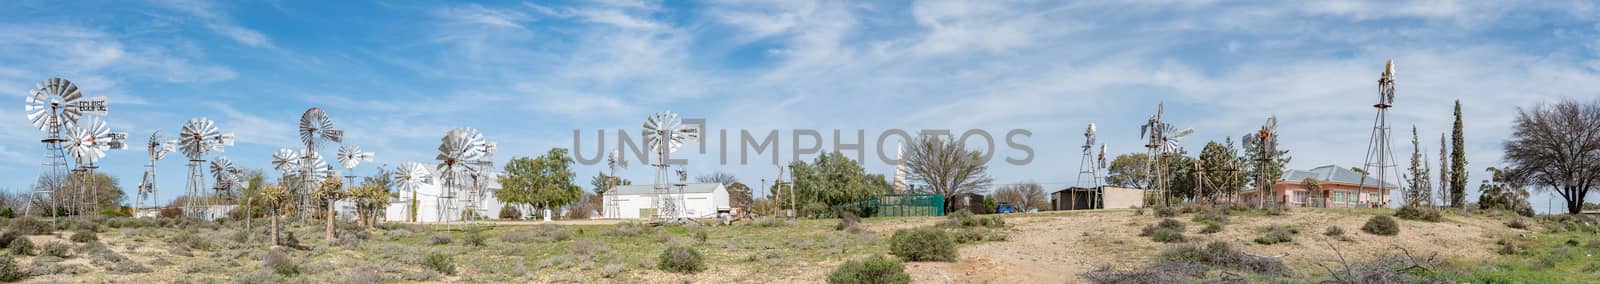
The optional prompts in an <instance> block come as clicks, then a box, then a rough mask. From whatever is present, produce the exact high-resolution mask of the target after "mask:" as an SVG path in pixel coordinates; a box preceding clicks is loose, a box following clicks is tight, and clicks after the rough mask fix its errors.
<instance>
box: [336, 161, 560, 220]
mask: <svg viewBox="0 0 1600 284" xmlns="http://www.w3.org/2000/svg"><path fill="white" fill-rule="evenodd" d="M499 176H500V173H493V174H491V175H489V178H486V179H485V182H487V184H486V188H488V190H485V191H482V192H479V193H478V195H477V196H476V197H477V198H476V199H477V200H476V202H475V204H467V203H466V200H467V198H466V194H467V193H465V192H464V191H465V190H466V187H461V188H457V189H456V190H457V191H458V192H456V194H455V196H454V198H451V199H443V198H440V197H443V196H445V194H444V192H445V191H444V188H443V187H441V186H440V184H441V182H440V180H439V179H437V178H436V179H434V180H433V182H432V183H424V184H422V185H420V186H418V188H417V192H416V196H417V199H416V200H412V199H411V196H412V193H411V192H409V191H400V192H398V193H397V194H396V195H398V196H397V197H396V198H395V199H394V200H393V201H390V202H389V207H388V208H385V209H384V213H383V216H382V217H383V220H385V221H392V222H408V221H411V220H410V216H411V208H412V206H411V205H412V203H416V205H417V206H416V216H417V219H416V222H424V223H428V222H440V221H447V222H448V221H459V220H461V215H462V213H464V212H466V210H468V209H469V208H471V210H472V212H474V213H475V214H476V215H478V216H479V218H481V219H491V220H492V219H499V218H500V208H501V207H505V206H506V204H505V203H502V202H500V200H499V199H496V198H495V197H494V192H495V191H498V190H500V188H501V187H500V181H499V178H498V177H499ZM467 182H468V183H469V184H470V180H469V181H467ZM446 201H448V202H446ZM450 204H453V205H454V207H456V208H459V209H461V210H460V211H453V210H445V208H444V207H445V205H450ZM469 205H475V206H469ZM334 210H336V211H338V212H339V214H340V215H344V216H355V215H354V214H355V203H352V202H350V201H348V200H346V201H340V202H337V203H334ZM452 211H453V212H452ZM523 214H524V216H526V215H527V214H529V212H523Z"/></svg>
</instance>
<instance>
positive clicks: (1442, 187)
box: [1439, 133, 1452, 206]
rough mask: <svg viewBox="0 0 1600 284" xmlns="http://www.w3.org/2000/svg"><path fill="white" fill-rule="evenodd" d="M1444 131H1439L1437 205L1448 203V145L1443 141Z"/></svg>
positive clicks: (1449, 175)
mask: <svg viewBox="0 0 1600 284" xmlns="http://www.w3.org/2000/svg"><path fill="white" fill-rule="evenodd" d="M1444 136H1445V135H1444V133H1439V205H1440V206H1447V205H1450V188H1451V187H1450V178H1451V177H1452V175H1451V174H1450V164H1449V163H1448V161H1449V160H1450V152H1449V151H1450V147H1447V146H1446V145H1445V143H1444V141H1445V138H1444Z"/></svg>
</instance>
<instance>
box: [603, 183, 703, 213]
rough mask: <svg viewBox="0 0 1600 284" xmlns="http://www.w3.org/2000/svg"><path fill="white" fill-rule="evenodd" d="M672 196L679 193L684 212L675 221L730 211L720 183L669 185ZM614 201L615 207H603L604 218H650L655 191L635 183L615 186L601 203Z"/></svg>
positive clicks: (648, 186)
mask: <svg viewBox="0 0 1600 284" xmlns="http://www.w3.org/2000/svg"><path fill="white" fill-rule="evenodd" d="M670 191H671V192H672V193H673V194H680V193H681V196H680V197H681V201H680V202H682V203H683V204H686V205H685V206H684V209H683V210H679V211H678V214H677V215H678V216H674V217H678V218H702V217H714V216H716V214H717V211H718V210H731V208H730V206H728V188H727V187H723V186H722V184H720V183H690V184H685V185H683V186H671V187H670ZM613 201H615V202H616V205H617V206H616V208H610V206H609V205H602V206H606V208H607V209H606V210H605V211H606V212H605V217H606V218H622V219H638V218H650V217H651V216H654V215H655V212H656V202H655V201H656V191H655V186H654V185H651V184H636V185H624V186H618V187H617V189H616V190H613V191H612V192H608V193H606V195H605V199H604V200H603V201H601V202H602V203H601V204H611V202H613Z"/></svg>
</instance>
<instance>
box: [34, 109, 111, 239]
mask: <svg viewBox="0 0 1600 284" xmlns="http://www.w3.org/2000/svg"><path fill="white" fill-rule="evenodd" d="M30 91H31V92H32V94H31V95H30V96H28V98H27V106H26V108H25V110H26V111H27V112H28V120H29V121H30V122H32V123H33V127H34V128H38V129H39V131H43V132H44V133H45V138H44V139H41V140H39V142H42V143H44V162H43V163H41V164H42V165H44V166H46V167H49V168H50V169H49V171H47V172H42V173H39V175H40V177H39V178H38V179H36V180H37V181H39V182H40V184H39V185H36V186H34V188H33V192H32V194H30V195H31V196H29V202H28V207H27V208H25V209H23V210H22V212H23V213H22V214H23V215H30V213H31V211H32V210H33V208H35V207H40V209H41V210H50V216H56V215H57V212H56V210H55V208H56V207H57V206H56V205H54V204H55V203H54V198H55V197H53V196H52V194H54V193H55V192H57V191H59V190H61V188H60V187H61V185H62V181H63V178H64V175H65V174H67V172H68V169H67V151H66V148H65V144H66V143H67V142H68V140H67V139H66V138H64V137H63V136H62V135H63V134H66V132H67V130H68V129H70V128H72V126H74V125H76V124H77V122H78V118H79V117H81V116H83V115H97V116H104V115H106V98H105V97H95V98H90V99H84V98H83V93H82V92H81V91H79V90H78V86H77V85H76V84H73V83H72V82H71V81H67V80H66V79H61V78H50V79H46V80H44V81H43V82H39V84H38V85H36V86H35V87H34V88H33V89H32V90H30Z"/></svg>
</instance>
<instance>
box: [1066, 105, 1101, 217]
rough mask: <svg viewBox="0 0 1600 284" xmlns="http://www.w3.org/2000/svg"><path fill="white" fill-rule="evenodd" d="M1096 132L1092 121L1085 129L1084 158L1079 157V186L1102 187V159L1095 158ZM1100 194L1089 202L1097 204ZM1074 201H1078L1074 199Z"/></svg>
mask: <svg viewBox="0 0 1600 284" xmlns="http://www.w3.org/2000/svg"><path fill="white" fill-rule="evenodd" d="M1094 132H1095V127H1094V123H1090V124H1089V128H1088V129H1087V130H1084V131H1083V140H1084V141H1083V158H1081V159H1079V161H1078V182H1077V187H1078V188H1097V187H1100V171H1099V168H1100V167H1099V165H1100V160H1098V159H1096V158H1095V153H1094V143H1095V133H1094ZM1101 149H1102V151H1103V150H1104V148H1103V147H1102V148H1101ZM1101 156H1102V157H1103V156H1105V155H1104V153H1101ZM1085 177H1088V180H1084V178H1085ZM1098 195H1099V194H1096V196H1094V197H1091V198H1090V199H1092V200H1089V204H1095V200H1098V199H1099V196H1098ZM1072 196H1073V197H1074V198H1076V197H1077V195H1076V194H1074V195H1072ZM1073 202H1074V203H1076V202H1077V201H1076V200H1074V201H1073ZM1074 205H1076V204H1074ZM1091 206H1092V205H1091Z"/></svg>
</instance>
